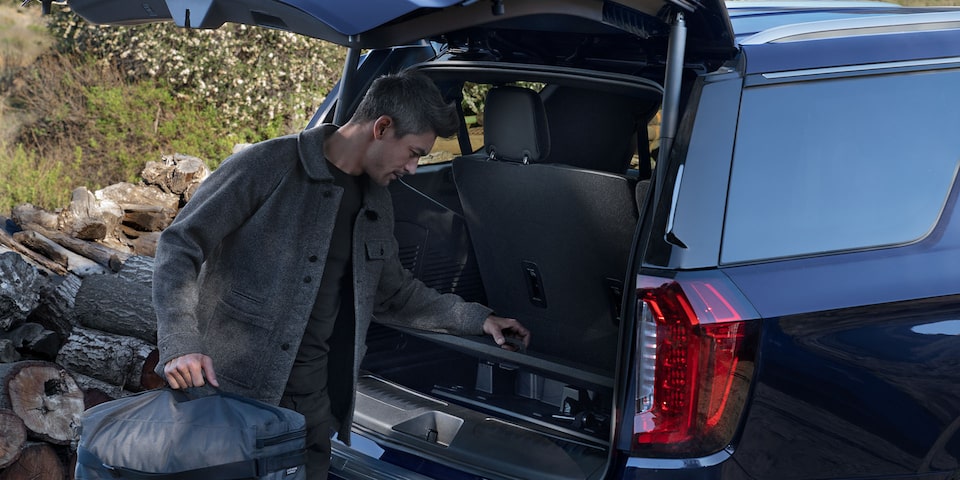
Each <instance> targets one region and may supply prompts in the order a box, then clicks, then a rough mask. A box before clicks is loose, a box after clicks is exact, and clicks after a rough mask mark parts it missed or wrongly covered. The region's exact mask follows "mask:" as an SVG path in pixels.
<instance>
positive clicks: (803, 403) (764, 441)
mask: <svg viewBox="0 0 960 480" xmlns="http://www.w3.org/2000/svg"><path fill="white" fill-rule="evenodd" d="M956 198H957V188H956V185H954V188H953V192H952V193H951V198H950V200H949V201H948V204H947V205H946V208H945V210H944V214H943V215H942V217H941V221H940V222H939V225H938V226H937V227H936V228H935V229H934V231H933V232H932V233H931V234H930V235H929V236H928V237H926V238H925V239H923V240H922V241H920V242H917V243H914V244H911V245H905V246H900V247H895V248H887V249H880V250H873V251H866V252H854V253H847V254H838V255H831V256H824V257H816V258H807V259H796V260H789V261H778V262H769V263H764V264H759V265H751V266H741V267H733V268H727V269H725V272H726V273H727V275H728V276H729V277H730V278H731V279H732V280H733V281H734V283H736V284H737V285H738V287H739V288H740V289H741V290H742V291H743V293H744V294H745V295H746V296H747V298H749V299H750V300H751V301H752V302H753V303H754V305H755V306H756V307H757V310H758V311H759V312H760V314H761V316H762V317H763V318H764V319H765V320H764V326H763V335H762V346H761V350H760V362H759V368H758V371H757V376H756V381H755V383H754V385H755V387H754V392H753V400H752V402H751V404H750V407H749V413H748V415H747V418H746V421H745V424H744V429H743V431H742V432H743V433H742V436H741V441H740V444H739V445H737V447H736V453H735V454H734V458H735V459H736V461H737V462H738V463H739V464H740V465H741V466H742V467H743V468H744V470H745V471H747V472H748V473H749V474H750V475H751V476H752V477H754V478H778V479H812V478H877V477H882V476H890V475H904V476H905V477H904V478H924V479H925V478H956V477H955V475H957V473H958V469H960V463H958V458H960V434H958V430H960V273H958V272H960V270H958V266H960V222H958V221H957V218H956V217H957V214H956V210H955V205H956ZM898 478H900V477H898Z"/></svg>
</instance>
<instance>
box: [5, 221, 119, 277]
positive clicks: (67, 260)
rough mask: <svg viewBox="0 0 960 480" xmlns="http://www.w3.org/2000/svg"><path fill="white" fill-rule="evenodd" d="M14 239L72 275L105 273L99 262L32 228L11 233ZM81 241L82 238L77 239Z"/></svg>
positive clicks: (83, 275) (105, 270) (82, 275)
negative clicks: (68, 248)
mask: <svg viewBox="0 0 960 480" xmlns="http://www.w3.org/2000/svg"><path fill="white" fill-rule="evenodd" d="M13 238H14V240H17V241H18V242H20V243H21V244H23V245H25V246H27V247H29V248H30V249H32V250H34V251H36V252H39V253H42V254H43V255H44V256H46V257H47V258H49V259H51V260H53V261H54V262H57V263H58V264H60V265H62V266H63V267H64V268H66V269H67V271H69V272H70V273H72V274H74V275H79V276H81V277H86V276H89V275H101V274H104V273H107V269H106V268H105V267H104V266H103V265H100V264H99V263H97V262H95V261H93V260H91V259H89V258H87V257H85V256H83V255H79V254H77V253H74V252H72V251H70V250H67V249H66V248H64V247H63V246H61V245H60V244H58V243H56V242H54V241H53V240H50V239H49V238H47V237H45V236H43V235H41V234H40V233H39V232H36V231H33V230H25V231H22V232H17V233H15V234H13ZM78 241H81V242H82V241H83V240H78Z"/></svg>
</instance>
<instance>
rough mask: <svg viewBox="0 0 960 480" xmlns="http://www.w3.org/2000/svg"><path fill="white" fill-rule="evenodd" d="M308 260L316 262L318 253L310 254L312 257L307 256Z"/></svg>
mask: <svg viewBox="0 0 960 480" xmlns="http://www.w3.org/2000/svg"><path fill="white" fill-rule="evenodd" d="M307 260H310V261H311V262H316V261H317V256H316V255H310V257H309V258H307Z"/></svg>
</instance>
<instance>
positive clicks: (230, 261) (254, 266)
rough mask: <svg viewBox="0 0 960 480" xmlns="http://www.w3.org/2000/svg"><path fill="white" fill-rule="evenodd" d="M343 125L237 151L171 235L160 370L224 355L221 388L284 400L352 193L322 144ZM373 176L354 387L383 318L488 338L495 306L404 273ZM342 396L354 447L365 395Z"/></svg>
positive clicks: (343, 432) (162, 291)
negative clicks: (342, 209)
mask: <svg viewBox="0 0 960 480" xmlns="http://www.w3.org/2000/svg"><path fill="white" fill-rule="evenodd" d="M335 130H336V127H335V126H332V125H325V126H321V127H317V128H313V129H310V130H306V131H303V132H301V133H300V134H298V135H290V136H285V137H280V138H276V139H272V140H268V141H266V142H262V143H259V144H256V145H253V146H250V147H248V148H247V149H245V150H243V151H241V152H239V153H237V154H235V155H233V156H231V157H230V158H228V159H227V160H225V161H224V162H223V163H222V165H221V166H220V167H219V168H217V169H216V170H215V171H214V172H213V173H212V174H211V175H210V176H209V177H208V178H207V179H206V180H205V181H204V182H203V183H202V184H201V186H200V188H199V189H198V190H197V192H196V194H195V195H194V196H193V198H192V199H191V200H190V202H189V203H187V205H186V206H184V208H183V209H182V210H181V211H180V213H179V214H178V215H177V218H176V219H175V221H174V222H173V224H172V225H170V226H169V227H168V228H167V229H165V230H164V232H163V233H162V234H161V237H160V243H159V245H158V247H157V254H156V264H155V270H154V277H153V285H154V286H153V302H154V308H155V309H156V313H157V338H158V344H159V349H160V363H159V366H158V367H157V371H158V373H160V374H161V375H162V370H163V365H164V364H166V363H167V362H168V361H169V360H171V359H173V358H176V357H178V356H181V355H185V354H189V353H203V354H205V355H208V356H210V357H211V358H212V359H213V363H214V370H215V372H216V374H217V379H218V381H219V383H220V386H221V388H222V389H224V390H226V391H230V392H233V393H237V394H241V395H245V396H248V397H252V398H256V399H259V400H263V401H266V402H269V403H273V404H277V403H279V401H280V397H281V396H282V393H283V391H284V387H285V385H286V382H287V378H288V376H289V374H290V370H291V367H292V365H293V360H294V357H295V356H296V354H297V349H298V347H299V345H300V340H301V338H302V336H303V332H304V329H305V328H306V324H307V320H308V318H309V316H310V312H311V310H312V309H313V304H314V301H315V299H316V296H317V291H318V288H319V286H320V278H321V277H322V276H323V268H324V263H325V259H326V258H327V250H328V248H329V245H330V237H331V233H332V230H333V226H334V221H335V217H336V212H337V209H338V207H339V205H340V199H341V196H342V193H343V190H342V189H341V188H340V187H337V186H336V185H334V184H333V177H332V176H331V174H330V172H329V170H328V169H327V165H326V162H325V161H324V156H323V140H324V138H326V137H327V136H328V135H329V134H330V133H332V132H333V131H335ZM368 183H370V185H369V187H367V189H366V190H365V192H364V198H363V205H362V207H361V209H360V212H359V215H358V217H357V220H356V226H355V227H354V236H353V277H354V298H355V300H354V301H355V305H354V307H355V308H354V309H355V312H356V329H355V332H356V335H355V341H354V345H353V349H354V355H353V358H354V362H353V372H352V375H353V377H352V383H350V385H352V386H353V388H354V389H355V387H356V381H357V375H358V373H359V369H360V361H361V359H362V358H363V354H364V352H365V350H366V347H365V338H366V332H367V328H368V327H369V325H370V321H371V320H372V319H374V316H376V320H377V321H379V322H383V323H389V324H397V325H404V326H409V327H413V328H418V329H424V330H430V331H435V332H444V333H452V334H459V335H463V334H475V335H479V334H482V324H483V321H484V320H485V319H486V317H487V316H488V315H489V314H490V313H491V311H490V309H488V308H487V307H485V306H482V305H479V304H476V303H468V302H465V301H463V300H462V299H461V298H460V297H457V296H456V295H451V294H440V293H438V292H437V291H436V290H433V289H431V288H429V287H427V286H425V285H424V284H423V283H421V282H420V281H418V280H416V279H414V278H413V277H412V275H411V274H410V272H408V271H407V270H405V269H403V267H402V266H401V264H400V261H399V259H398V258H397V249H398V248H397V242H396V239H395V238H394V236H393V225H394V217H393V204H392V202H391V197H390V194H389V192H388V191H387V189H386V188H385V187H381V186H378V185H375V184H373V182H368ZM331 348H337V347H336V346H335V345H331ZM337 373H338V372H330V375H331V376H333V375H336V374H337ZM341 374H346V372H343V373H341ZM331 383H332V382H331ZM339 393H340V394H341V395H340V396H341V397H344V398H349V399H350V400H349V401H350V405H349V407H348V408H346V409H345V411H346V412H348V413H347V414H345V418H338V419H337V420H338V421H339V423H340V425H341V428H340V432H339V437H340V439H341V440H343V441H347V442H349V433H350V425H351V423H352V412H353V401H354V400H355V391H351V392H349V394H346V392H339ZM332 394H333V392H331V395H332ZM345 394H346V396H344V395H345Z"/></svg>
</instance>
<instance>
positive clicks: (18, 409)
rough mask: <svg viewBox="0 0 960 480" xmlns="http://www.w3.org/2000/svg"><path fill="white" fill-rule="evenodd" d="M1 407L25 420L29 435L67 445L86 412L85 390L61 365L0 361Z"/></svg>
mask: <svg viewBox="0 0 960 480" xmlns="http://www.w3.org/2000/svg"><path fill="white" fill-rule="evenodd" d="M0 408H8V409H10V410H13V412H14V413H15V414H16V415H17V416H18V417H20V419H21V420H23V424H24V426H26V427H27V431H28V435H29V436H31V437H33V438H37V439H39V440H43V441H47V442H50V443H55V444H58V445H66V444H69V443H70V442H72V441H74V440H76V439H77V432H76V431H75V429H74V427H75V426H77V425H80V415H81V414H82V413H83V391H82V390H80V387H78V386H77V383H76V382H75V381H74V380H73V377H72V376H71V375H70V374H69V373H68V372H67V371H66V370H64V369H63V368H61V367H60V366H58V365H56V364H53V363H50V362H43V361H35V360H34V361H31V360H25V361H21V362H16V363H6V364H0Z"/></svg>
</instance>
